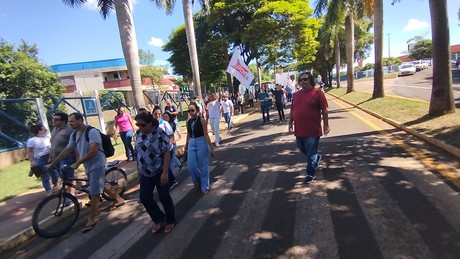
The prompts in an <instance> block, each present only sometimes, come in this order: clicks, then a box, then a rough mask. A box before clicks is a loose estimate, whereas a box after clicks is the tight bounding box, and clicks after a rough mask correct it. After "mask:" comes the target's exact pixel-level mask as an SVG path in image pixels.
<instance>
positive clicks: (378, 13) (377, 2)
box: [363, 0, 385, 99]
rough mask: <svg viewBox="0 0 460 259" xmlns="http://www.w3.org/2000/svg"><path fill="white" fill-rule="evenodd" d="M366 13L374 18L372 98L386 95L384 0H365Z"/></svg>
mask: <svg viewBox="0 0 460 259" xmlns="http://www.w3.org/2000/svg"><path fill="white" fill-rule="evenodd" d="M363 3H364V6H365V8H364V9H365V10H364V11H365V13H366V15H367V16H368V17H370V18H373V20H374V58H375V67H374V91H373V92H372V98H374V99H375V98H381V97H384V96H385V92H384V89H383V0H364V1H363Z"/></svg>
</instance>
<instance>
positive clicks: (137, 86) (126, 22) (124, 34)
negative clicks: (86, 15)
mask: <svg viewBox="0 0 460 259" xmlns="http://www.w3.org/2000/svg"><path fill="white" fill-rule="evenodd" d="M62 1H63V2H64V4H66V5H69V6H71V7H80V6H82V5H84V4H85V3H86V2H88V1H87V0H62ZM97 6H98V8H99V12H100V13H101V15H102V17H103V18H104V19H106V18H107V17H108V15H109V13H110V11H113V10H115V13H116V15H117V22H118V30H119V33H120V39H121V46H122V49H123V54H124V56H125V60H126V66H127V67H128V74H129V80H130V82H131V88H132V90H133V99H134V104H135V106H136V108H137V109H139V108H141V107H145V102H144V93H143V92H142V84H141V73H140V70H139V53H138V47H137V38H136V30H135V28H134V21H133V17H132V10H131V9H132V2H131V0H116V1H115V0H98V4H97Z"/></svg>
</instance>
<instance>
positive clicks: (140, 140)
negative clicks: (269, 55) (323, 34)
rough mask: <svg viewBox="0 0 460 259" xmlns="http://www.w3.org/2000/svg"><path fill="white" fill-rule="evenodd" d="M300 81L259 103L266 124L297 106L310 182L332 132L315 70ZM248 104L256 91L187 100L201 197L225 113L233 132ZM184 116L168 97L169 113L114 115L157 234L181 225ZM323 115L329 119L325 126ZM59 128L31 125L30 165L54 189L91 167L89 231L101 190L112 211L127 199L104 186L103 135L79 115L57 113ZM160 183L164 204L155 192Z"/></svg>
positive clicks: (149, 109) (193, 169) (190, 152)
mask: <svg viewBox="0 0 460 259" xmlns="http://www.w3.org/2000/svg"><path fill="white" fill-rule="evenodd" d="M299 86H300V89H297V88H296V84H295V81H294V78H291V80H290V81H289V84H288V85H287V86H286V87H284V86H281V85H276V88H275V89H269V90H268V91H266V89H265V87H261V88H260V92H259V93H258V94H257V95H256V96H257V98H256V101H257V102H258V103H259V105H260V111H261V113H262V119H263V123H264V124H268V123H270V114H269V110H270V108H271V107H272V105H273V103H274V106H275V107H276V110H277V112H278V116H279V121H280V122H286V117H285V114H284V109H285V106H286V104H291V116H290V118H289V130H290V131H293V132H294V134H295V136H296V140H297V146H298V148H299V150H300V151H301V152H302V153H303V154H304V155H305V156H306V158H307V166H306V175H307V176H306V179H305V183H308V182H311V181H313V180H314V178H315V172H316V168H317V167H318V163H319V160H320V156H319V155H318V143H319V138H320V136H321V135H322V134H323V132H324V134H327V133H328V132H329V125H328V116H327V101H326V99H325V97H324V93H323V92H322V91H321V90H320V89H318V88H315V87H314V86H315V82H314V80H313V76H312V75H311V74H309V73H304V74H301V75H300V77H299ZM245 105H247V106H249V107H254V95H253V94H252V92H246V93H245V94H244V95H241V94H240V93H237V94H235V95H232V94H229V93H228V92H223V91H222V90H220V91H219V92H218V93H210V94H208V95H207V96H206V97H205V98H204V100H202V99H201V97H197V98H194V100H193V101H192V102H191V103H190V105H189V106H188V116H187V118H188V119H187V122H186V131H187V134H186V136H185V138H186V139H185V152H186V155H185V157H186V164H187V168H188V172H189V174H190V177H191V179H192V182H193V184H194V186H195V188H196V189H197V190H198V191H199V192H201V194H202V195H206V194H207V193H208V192H209V191H210V190H211V186H210V179H209V164H210V158H212V157H213V156H214V152H215V148H219V147H220V146H221V145H220V140H221V138H220V128H219V126H220V125H219V124H220V121H221V118H224V120H225V123H226V126H227V132H228V133H230V132H231V131H232V129H233V124H232V116H234V115H235V110H236V111H238V113H240V114H243V112H244V109H245ZM177 116H178V109H177V107H176V106H175V105H174V104H173V102H172V101H171V100H167V102H166V107H165V108H164V110H163V111H162V110H161V108H160V107H158V106H153V105H150V104H149V105H147V106H146V107H145V108H141V109H139V111H138V113H137V115H136V116H135V118H134V120H133V119H132V118H131V114H130V113H128V112H126V110H125V108H124V107H120V108H119V109H118V110H117V114H116V115H115V117H114V121H115V129H116V130H117V131H118V132H119V134H120V137H121V139H122V141H123V145H124V149H125V154H126V159H127V161H128V162H130V161H135V162H136V165H137V171H138V175H139V183H140V187H139V197H140V202H141V203H142V204H143V206H144V207H145V210H146V211H147V213H148V214H149V216H150V217H151V219H152V221H153V227H152V233H157V232H159V231H163V232H164V233H169V232H171V231H172V230H173V229H174V226H175V224H176V220H175V208H174V202H173V200H172V198H171V195H170V190H171V189H172V188H174V186H176V185H177V184H178V181H177V180H176V179H175V174H174V173H175V171H176V168H177V170H178V171H181V170H182V168H183V166H184V165H182V163H181V162H180V161H179V159H178V158H177V157H176V149H177V141H176V140H180V139H181V138H182V137H183V136H182V134H181V132H180V129H179V127H178V118H177ZM303 118H311V119H309V120H306V119H303ZM321 119H322V120H323V123H324V126H323V128H322V127H321ZM208 124H209V125H210V128H211V131H212V134H213V135H214V144H213V143H212V142H211V139H210V137H209V134H208ZM294 125H295V127H293V126H294ZM53 126H54V128H53V131H52V134H51V136H50V137H49V136H48V134H46V131H45V130H44V127H43V126H42V125H34V126H32V127H31V129H30V130H31V133H33V134H34V137H33V138H31V139H30V140H29V143H28V148H29V149H28V150H29V157H30V160H31V168H36V167H37V166H38V167H39V168H40V169H41V171H42V175H43V176H42V177H41V178H42V182H43V187H44V188H45V190H46V191H47V193H48V194H49V193H51V191H52V187H51V185H50V183H49V181H50V177H51V182H52V184H53V185H54V186H56V185H57V183H58V175H59V174H61V173H66V174H67V175H66V178H73V170H67V171H66V172H65V170H63V167H64V165H70V167H71V168H72V169H76V168H78V167H79V166H80V165H81V164H83V165H84V168H85V172H86V174H87V177H88V178H89V182H90V192H89V193H90V196H91V199H90V203H91V204H90V205H91V206H90V207H91V212H90V214H89V216H88V220H87V224H86V225H85V227H84V228H83V229H82V232H84V233H86V232H88V231H90V230H92V229H93V228H94V227H95V226H96V224H97V222H98V219H97V215H98V209H99V202H100V199H99V196H100V195H101V193H102V192H105V193H106V194H108V195H109V196H110V197H111V198H112V199H113V200H114V202H113V204H112V206H111V209H116V208H118V207H120V206H123V205H124V204H125V202H124V200H123V198H121V197H120V196H119V195H118V194H117V193H116V192H114V191H113V190H111V189H110V188H107V187H105V186H104V171H105V166H106V163H107V160H106V157H107V153H106V152H105V150H104V146H103V144H104V143H103V140H104V136H103V134H101V133H100V132H99V131H98V130H96V129H94V128H92V127H91V126H89V125H86V124H85V123H84V119H83V116H82V115H81V114H79V113H72V114H70V115H67V114H65V113H56V114H55V115H54V116H53ZM93 129H94V130H93ZM176 135H177V137H176ZM133 141H134V145H133V144H132V143H133ZM155 189H157V193H158V196H159V200H160V203H161V204H162V207H163V210H162V209H161V208H160V207H159V206H158V204H157V203H156V202H155V200H154V198H153V193H154V190H155ZM69 191H70V190H69Z"/></svg>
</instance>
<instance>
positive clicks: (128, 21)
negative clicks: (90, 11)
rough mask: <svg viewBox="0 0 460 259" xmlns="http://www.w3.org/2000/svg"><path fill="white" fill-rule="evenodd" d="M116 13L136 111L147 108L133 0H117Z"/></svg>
mask: <svg viewBox="0 0 460 259" xmlns="http://www.w3.org/2000/svg"><path fill="white" fill-rule="evenodd" d="M114 2H115V11H116V13H117V22H118V30H119V32H120V39H121V46H122V48H123V54H124V56H125V60H126V66H127V67H128V75H129V81H130V82H131V89H132V90H133V99H134V106H135V107H136V109H139V108H142V107H145V101H144V93H143V91H142V84H141V72H140V69H139V52H138V51H139V50H138V47H137V38H136V30H135V29H134V22H133V17H132V10H131V8H132V4H131V0H117V1H114Z"/></svg>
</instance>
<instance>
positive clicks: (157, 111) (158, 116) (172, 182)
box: [153, 106, 179, 189]
mask: <svg viewBox="0 0 460 259" xmlns="http://www.w3.org/2000/svg"><path fill="white" fill-rule="evenodd" d="M153 118H154V119H155V120H157V121H158V129H161V130H163V131H164V132H165V133H166V135H167V136H168V137H169V144H170V145H171V147H170V149H169V150H170V151H171V152H170V154H171V157H170V161H172V160H173V152H172V150H173V144H174V143H175V142H176V140H175V139H174V131H173V129H172V127H171V125H170V124H169V122H167V121H165V120H163V114H162V113H161V108H160V107H159V106H155V107H154V108H153ZM174 155H175V154H174ZM174 167H175V165H174V163H169V186H170V188H171V189H172V188H174V187H175V186H176V185H178V184H179V182H178V181H177V180H176V177H175V176H174Z"/></svg>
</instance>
